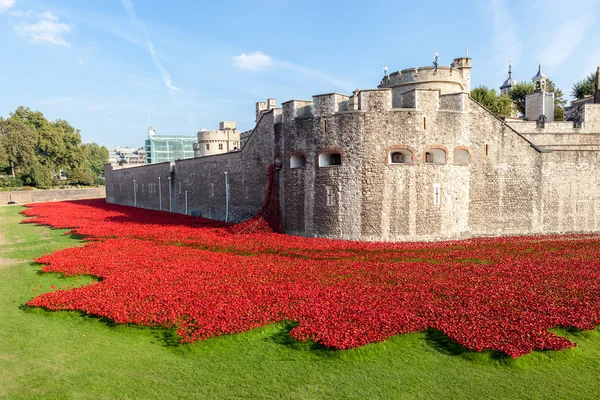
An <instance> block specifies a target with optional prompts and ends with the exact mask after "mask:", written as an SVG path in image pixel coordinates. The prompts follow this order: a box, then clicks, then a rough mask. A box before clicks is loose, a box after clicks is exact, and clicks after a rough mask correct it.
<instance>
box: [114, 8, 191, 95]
mask: <svg viewBox="0 0 600 400" xmlns="http://www.w3.org/2000/svg"><path fill="white" fill-rule="evenodd" d="M121 3H122V4H123V7H124V8H125V11H127V15H129V19H130V20H131V22H132V23H133V24H134V25H136V26H137V27H138V28H139V29H140V31H141V32H142V33H143V34H144V40H145V42H146V46H147V47H148V51H149V52H150V56H151V57H152V62H153V63H154V66H155V67H156V69H157V70H158V71H159V72H160V75H161V76H162V79H163V81H164V83H165V87H166V88H167V89H168V90H169V93H170V94H171V97H172V98H173V100H174V101H175V102H176V103H178V104H179V105H180V106H181V103H180V102H179V100H178V99H177V97H176V96H175V93H176V92H179V91H181V89H180V88H178V87H177V86H175V85H174V84H173V81H172V80H171V74H169V73H168V72H167V71H166V70H165V69H164V68H163V66H162V64H161V63H160V60H159V57H158V54H157V52H156V50H155V48H154V45H153V44H152V42H151V41H150V36H149V35H148V31H147V30H146V27H144V25H143V24H142V22H141V21H140V20H139V19H138V17H137V14H136V13H135V10H134V8H133V2H132V1H131V0H121Z"/></svg>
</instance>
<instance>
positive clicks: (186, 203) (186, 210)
mask: <svg viewBox="0 0 600 400" xmlns="http://www.w3.org/2000/svg"><path fill="white" fill-rule="evenodd" d="M187 193H188V191H187V190H186V191H185V215H187V213H188V202H187Z"/></svg>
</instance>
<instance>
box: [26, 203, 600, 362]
mask: <svg viewBox="0 0 600 400" xmlns="http://www.w3.org/2000/svg"><path fill="white" fill-rule="evenodd" d="M23 214H24V215H26V216H29V217H32V218H29V219H26V220H25V222H28V223H37V224H45V225H50V226H52V227H55V228H70V229H73V232H75V233H77V234H80V235H84V236H85V237H86V238H87V240H88V241H89V242H88V243H87V244H86V245H85V246H84V247H78V248H69V249H65V250H60V251H58V252H56V253H54V254H51V255H46V256H43V257H41V258H40V259H38V260H37V261H38V262H40V263H42V264H45V266H44V267H43V269H42V270H43V271H44V272H58V273H63V274H65V275H82V274H87V275H93V276H96V277H98V278H99V279H100V281H99V282H97V283H94V284H92V285H89V286H84V287H79V288H70V287H67V288H63V289H59V290H55V291H51V292H48V293H45V294H42V295H39V296H37V297H35V298H34V299H32V300H31V301H29V302H28V305H30V306H37V307H44V308H46V309H49V310H78V311H83V312H86V313H88V314H92V315H97V316H101V317H106V318H109V319H112V320H114V321H115V322H117V323H134V324H141V325H148V326H162V327H166V328H175V329H176V330H177V332H178V334H179V335H180V337H181V340H182V341H184V342H193V341H197V340H202V339H205V338H208V337H211V336H218V335H224V334H231V333H236V332H242V331H246V330H250V329H253V328H257V327H260V326H264V325H266V324H269V323H273V322H277V321H288V320H289V321H296V322H297V323H298V325H297V326H296V327H295V328H294V329H293V330H292V331H291V332H290V334H291V336H292V337H294V338H296V339H298V340H308V339H311V340H313V341H315V342H318V343H321V344H323V345H325V346H328V347H332V348H338V349H347V348H352V347H357V346H361V345H365V344H367V343H372V342H378V341H383V340H385V339H387V338H389V337H391V336H394V335H399V334H402V333H408V332H415V331H424V330H426V329H437V330H440V331H442V332H444V333H445V334H446V335H447V336H448V337H449V338H450V339H452V340H454V341H456V342H458V343H460V344H461V345H463V346H465V347H467V348H469V349H472V350H476V351H483V350H497V351H501V352H504V353H506V354H507V355H509V356H512V357H518V356H521V355H523V354H527V353H530V352H531V351H533V350H560V349H564V348H569V347H573V346H575V343H573V342H570V341H569V340H567V339H565V338H563V337H560V336H557V335H555V334H553V333H551V332H549V331H548V329H551V328H554V327H575V328H579V329H594V328H595V327H596V325H598V324H600V238H599V237H597V236H591V235H587V236H586V235H579V236H554V237H551V236H543V237H517V238H515V237H513V238H493V239H473V240H465V241H452V242H438V243H364V242H347V241H334V240H326V239H309V238H301V237H294V236H287V235H282V234H277V233H271V232H267V231H266V230H261V231H260V232H258V231H257V230H254V231H253V232H254V233H243V232H247V231H248V230H246V229H239V228H238V229H236V227H234V226H230V225H226V224H224V223H220V222H216V221H212V220H207V219H202V218H193V217H188V216H184V215H178V214H169V213H166V212H157V211H149V210H142V209H136V208H130V207H122V206H116V205H110V204H106V203H105V202H104V200H88V201H77V202H60V203H38V204H32V205H29V206H28V208H27V209H26V210H25V211H24V212H23ZM33 290H37V289H33Z"/></svg>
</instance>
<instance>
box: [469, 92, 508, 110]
mask: <svg viewBox="0 0 600 400" xmlns="http://www.w3.org/2000/svg"><path fill="white" fill-rule="evenodd" d="M471 97H472V98H473V99H475V101H477V102H478V103H479V104H481V105H482V106H484V107H485V108H487V109H488V110H489V111H490V112H491V113H492V114H494V115H497V116H510V111H511V110H510V108H511V99H509V98H508V97H506V96H498V93H496V90H495V89H490V88H488V87H487V86H478V87H476V88H475V89H473V90H472V91H471Z"/></svg>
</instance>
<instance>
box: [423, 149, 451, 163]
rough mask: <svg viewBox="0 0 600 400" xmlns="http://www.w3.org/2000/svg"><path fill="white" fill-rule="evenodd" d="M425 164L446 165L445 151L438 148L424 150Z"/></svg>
mask: <svg viewBox="0 0 600 400" xmlns="http://www.w3.org/2000/svg"><path fill="white" fill-rule="evenodd" d="M425 164H446V151H445V150H443V149H438V148H433V149H427V150H425Z"/></svg>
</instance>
